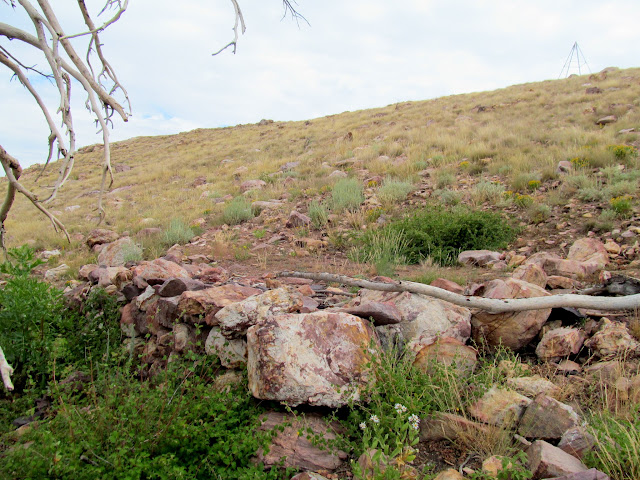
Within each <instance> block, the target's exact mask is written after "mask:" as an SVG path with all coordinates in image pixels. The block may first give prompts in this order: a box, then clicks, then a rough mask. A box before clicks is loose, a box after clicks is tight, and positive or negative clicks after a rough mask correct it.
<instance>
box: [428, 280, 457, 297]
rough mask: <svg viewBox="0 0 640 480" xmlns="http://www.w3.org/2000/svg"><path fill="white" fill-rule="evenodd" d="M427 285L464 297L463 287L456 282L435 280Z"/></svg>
mask: <svg viewBox="0 0 640 480" xmlns="http://www.w3.org/2000/svg"><path fill="white" fill-rule="evenodd" d="M429 285H431V286H432V287H436V288H442V289H443V290H447V291H449V292H453V293H457V294H458V295H464V287H463V286H461V285H458V284H457V283H456V282H452V281H451V280H447V279H446V278H436V279H435V280H434V281H433V282H431V283H430V284H429Z"/></svg>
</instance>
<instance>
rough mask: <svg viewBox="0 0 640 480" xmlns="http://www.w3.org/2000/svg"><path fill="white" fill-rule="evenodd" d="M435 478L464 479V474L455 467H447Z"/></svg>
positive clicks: (445, 479) (436, 479) (446, 479)
mask: <svg viewBox="0 0 640 480" xmlns="http://www.w3.org/2000/svg"><path fill="white" fill-rule="evenodd" d="M433 480H464V475H462V474H461V473H460V472H459V471H458V470H456V469H455V468H447V469H446V470H443V471H441V472H440V473H439V474H438V475H437V476H436V477H435V478H434V479H433Z"/></svg>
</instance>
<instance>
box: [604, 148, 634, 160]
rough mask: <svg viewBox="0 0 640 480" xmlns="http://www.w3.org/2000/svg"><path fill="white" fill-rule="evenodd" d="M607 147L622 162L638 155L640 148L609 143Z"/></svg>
mask: <svg viewBox="0 0 640 480" xmlns="http://www.w3.org/2000/svg"><path fill="white" fill-rule="evenodd" d="M607 149H608V150H609V151H610V152H611V153H613V156H614V157H615V158H616V160H618V161H620V162H626V161H627V160H629V159H634V158H637V157H638V149H637V148H635V147H633V146H631V145H609V146H608V147H607Z"/></svg>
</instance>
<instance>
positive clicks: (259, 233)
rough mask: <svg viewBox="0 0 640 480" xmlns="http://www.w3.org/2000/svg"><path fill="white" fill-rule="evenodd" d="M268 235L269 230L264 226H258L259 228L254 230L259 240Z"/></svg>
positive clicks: (254, 234)
mask: <svg viewBox="0 0 640 480" xmlns="http://www.w3.org/2000/svg"><path fill="white" fill-rule="evenodd" d="M266 235H267V231H266V230H265V229H264V228H258V229H257V230H254V231H253V236H254V237H256V238H257V239H258V240H261V239H263V238H264V237H265V236H266Z"/></svg>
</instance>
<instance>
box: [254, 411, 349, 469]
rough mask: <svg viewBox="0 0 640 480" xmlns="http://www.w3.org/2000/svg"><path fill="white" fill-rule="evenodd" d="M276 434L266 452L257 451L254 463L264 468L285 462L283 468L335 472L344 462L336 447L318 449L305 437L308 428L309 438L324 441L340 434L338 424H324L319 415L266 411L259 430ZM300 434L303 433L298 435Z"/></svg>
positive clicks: (340, 430) (340, 452)
mask: <svg viewBox="0 0 640 480" xmlns="http://www.w3.org/2000/svg"><path fill="white" fill-rule="evenodd" d="M274 429H276V431H277V433H276V435H275V436H274V438H273V440H272V441H271V445H270V446H269V452H268V453H266V452H264V451H263V450H260V451H259V452H258V455H257V460H258V461H259V462H261V463H263V464H264V465H265V467H267V468H271V467H273V466H276V465H279V464H280V461H281V459H284V464H283V465H282V466H283V467H285V468H286V467H293V468H299V469H307V470H311V471H314V470H323V471H330V472H332V471H334V470H336V469H337V468H338V467H340V465H342V463H343V462H344V460H346V459H347V454H346V453H345V452H343V451H342V450H336V449H335V448H330V449H326V448H321V447H320V446H316V445H315V444H314V442H313V441H312V437H311V436H309V437H308V436H307V434H306V432H307V429H311V431H312V432H313V433H312V434H311V435H313V436H317V437H319V438H322V439H324V440H325V441H326V442H330V441H332V440H336V439H337V434H338V433H341V432H342V429H341V427H340V425H339V424H338V422H332V423H330V424H327V422H325V421H324V419H322V418H321V417H319V416H316V415H305V416H302V417H300V416H297V415H292V414H288V413H287V414H284V413H278V412H269V413H267V414H266V416H265V418H264V419H263V422H262V425H261V426H260V430H262V431H273V430H274ZM301 432H302V433H301Z"/></svg>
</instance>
